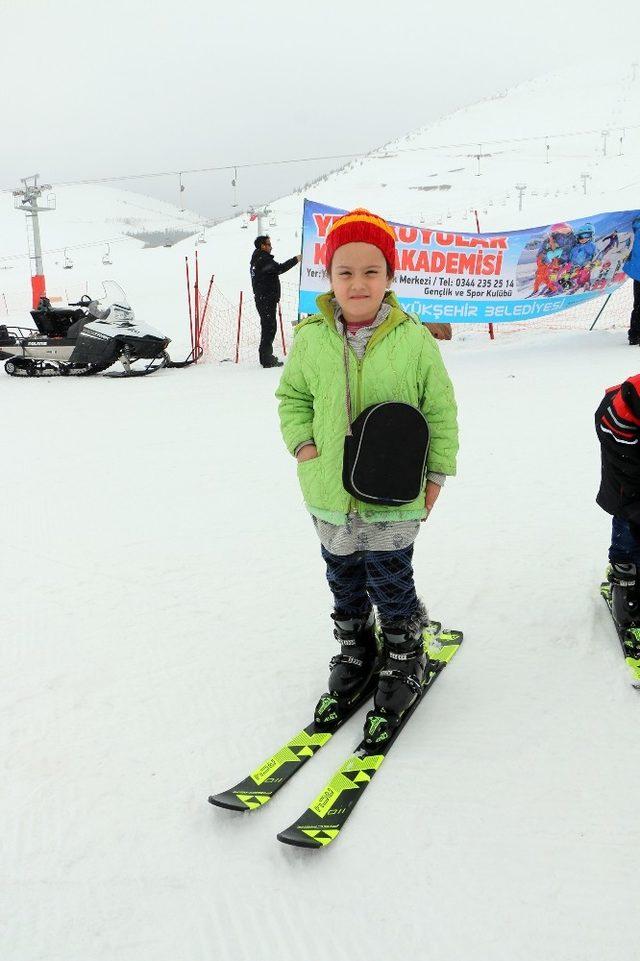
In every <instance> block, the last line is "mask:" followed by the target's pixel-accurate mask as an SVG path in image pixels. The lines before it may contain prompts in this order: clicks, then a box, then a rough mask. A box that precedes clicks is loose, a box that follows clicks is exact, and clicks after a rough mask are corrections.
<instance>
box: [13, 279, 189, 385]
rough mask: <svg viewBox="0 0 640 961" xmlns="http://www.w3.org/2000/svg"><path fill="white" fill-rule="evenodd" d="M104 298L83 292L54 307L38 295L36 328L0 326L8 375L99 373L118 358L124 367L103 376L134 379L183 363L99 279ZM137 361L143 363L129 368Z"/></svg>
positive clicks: (113, 287) (114, 288)
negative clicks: (170, 354)
mask: <svg viewBox="0 0 640 961" xmlns="http://www.w3.org/2000/svg"><path fill="white" fill-rule="evenodd" d="M102 286H103V291H104V297H102V298H100V299H93V298H91V297H89V296H88V295H87V294H83V296H82V297H81V298H80V300H79V301H77V302H75V303H70V304H69V305H68V307H53V306H52V305H51V301H50V300H49V299H48V298H47V297H41V298H40V301H39V303H38V306H37V307H36V309H35V310H32V311H31V316H32V317H33V320H34V321H35V324H36V327H37V330H33V329H28V328H24V327H6V326H5V325H0V358H6V361H5V365H4V369H5V370H6V372H7V373H8V374H10V375H11V376H12V377H60V376H76V377H77V376H83V375H88V374H98V373H100V372H101V371H104V370H107V369H108V368H109V367H112V366H113V365H114V364H115V363H116V362H117V361H120V362H121V363H122V366H123V367H124V370H123V371H119V372H112V373H109V374H107V375H106V376H107V377H135V376H137V377H139V376H141V375H144V374H152V373H153V372H154V371H156V370H160V369H161V368H162V367H184V366H187V364H189V363H191V361H190V360H187V361H185V362H183V363H175V362H174V361H172V360H171V359H170V357H169V355H168V354H167V347H168V346H169V338H168V337H165V335H164V334H161V333H160V332H159V331H157V330H155V329H154V328H153V327H149V326H147V325H146V324H139V323H136V321H135V316H134V313H133V310H132V308H131V307H130V305H129V303H128V301H127V297H126V294H125V293H124V291H123V289H122V287H120V285H119V284H117V283H115V282H114V281H105V282H104V283H103V285H102ZM136 361H147V364H146V365H144V366H142V367H138V368H134V367H133V366H132V365H133V364H135V362H136Z"/></svg>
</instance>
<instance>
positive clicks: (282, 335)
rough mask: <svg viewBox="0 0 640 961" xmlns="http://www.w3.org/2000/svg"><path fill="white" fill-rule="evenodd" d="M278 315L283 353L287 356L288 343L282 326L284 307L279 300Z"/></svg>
mask: <svg viewBox="0 0 640 961" xmlns="http://www.w3.org/2000/svg"><path fill="white" fill-rule="evenodd" d="M278 317H279V318H280V339H281V340H282V353H283V354H284V356H285V357H286V356H287V345H286V344H285V342H284V328H283V326H282V307H281V305H280V301H278Z"/></svg>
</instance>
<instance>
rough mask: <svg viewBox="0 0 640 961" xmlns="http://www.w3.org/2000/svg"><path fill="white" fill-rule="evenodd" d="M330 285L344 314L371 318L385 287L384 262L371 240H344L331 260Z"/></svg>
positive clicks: (380, 252) (379, 302)
mask: <svg viewBox="0 0 640 961" xmlns="http://www.w3.org/2000/svg"><path fill="white" fill-rule="evenodd" d="M330 279H331V287H332V289H333V292H334V294H335V297H336V300H337V301H338V303H339V304H340V306H341V308H342V311H343V313H344V315H345V317H347V318H352V319H354V320H368V319H373V318H374V317H375V315H376V314H377V312H378V309H379V307H380V304H381V303H382V301H383V299H384V295H385V292H386V290H387V284H388V282H389V281H388V279H387V262H386V260H385V259H384V257H383V255H382V251H380V250H379V249H378V248H377V247H374V246H373V244H363V243H356V244H344V246H342V247H338V249H337V250H336V252H335V255H334V258H333V260H332V262H331V274H330Z"/></svg>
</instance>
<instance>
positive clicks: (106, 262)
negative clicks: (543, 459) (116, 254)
mask: <svg viewBox="0 0 640 961" xmlns="http://www.w3.org/2000/svg"><path fill="white" fill-rule="evenodd" d="M102 263H103V264H104V265H105V267H110V266H111V264H112V263H113V261H112V260H111V246H110V245H109V244H107V249H106V251H105V253H104V254H103V256H102Z"/></svg>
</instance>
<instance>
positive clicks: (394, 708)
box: [364, 612, 428, 744]
mask: <svg viewBox="0 0 640 961" xmlns="http://www.w3.org/2000/svg"><path fill="white" fill-rule="evenodd" d="M422 620H423V619H422V618H421V617H420V612H418V613H417V615H416V616H414V617H412V618H410V619H408V620H406V621H402V622H400V623H398V624H389V625H386V626H383V627H382V636H383V639H384V655H385V656H384V664H383V667H382V670H381V671H380V674H379V675H378V687H377V689H376V693H375V695H374V699H373V703H374V708H373V710H372V711H369V713H368V714H367V717H366V720H365V722H364V739H365V742H366V743H367V744H383V743H384V742H385V741H388V740H389V738H390V737H391V735H392V734H393V731H394V730H395V728H396V727H397V726H398V724H399V722H400V719H401V718H402V716H403V714H404V713H405V712H406V711H407V710H408V709H409V708H410V707H411V706H412V705H413V704H415V702H416V701H417V700H418V698H419V697H420V695H421V694H422V689H423V688H422V685H423V682H424V677H425V673H426V670H427V663H428V658H427V656H426V654H425V653H424V640H423V628H424V627H425V626H426V625H425V624H424V623H423V622H422Z"/></svg>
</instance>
